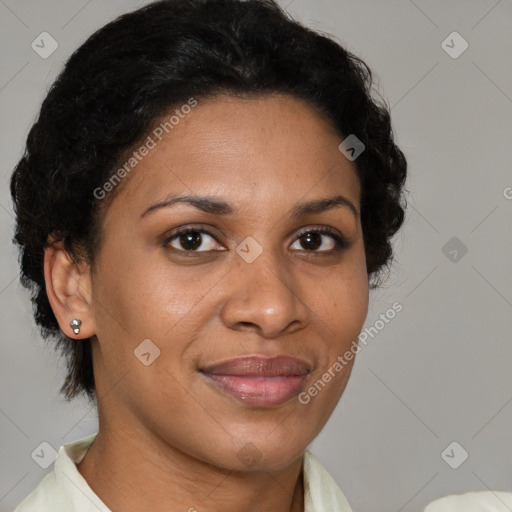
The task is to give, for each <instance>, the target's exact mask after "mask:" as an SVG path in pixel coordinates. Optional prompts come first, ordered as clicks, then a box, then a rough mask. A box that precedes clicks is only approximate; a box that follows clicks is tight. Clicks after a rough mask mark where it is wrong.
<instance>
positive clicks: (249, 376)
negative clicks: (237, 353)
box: [200, 356, 311, 407]
mask: <svg viewBox="0 0 512 512" xmlns="http://www.w3.org/2000/svg"><path fill="white" fill-rule="evenodd" d="M310 369H311V367H310V365H309V364H308V363H306V362H304V361H302V360H300V359H297V358H295V357H291V356H276V357H271V358H269V357H260V356H250V357H241V358H237V359H231V360H229V361H225V362H221V363H218V364H214V365H210V366H207V367H205V368H202V369H201V370H200V373H201V374H202V375H203V376H204V377H205V378H206V380H207V382H208V383H210V384H211V385H213V386H214V387H215V388H217V390H220V391H222V392H224V393H226V394H227V395H229V396H231V397H233V398H235V399H237V400H238V401H240V402H242V403H244V404H246V405H251V406H255V407H272V406H277V405H282V404H283V403H285V402H288V401H289V400H291V399H292V398H294V397H295V396H297V395H298V394H299V393H300V392H301V390H302V388H303V386H304V382H305V380H306V378H307V375H308V374H309V372H310Z"/></svg>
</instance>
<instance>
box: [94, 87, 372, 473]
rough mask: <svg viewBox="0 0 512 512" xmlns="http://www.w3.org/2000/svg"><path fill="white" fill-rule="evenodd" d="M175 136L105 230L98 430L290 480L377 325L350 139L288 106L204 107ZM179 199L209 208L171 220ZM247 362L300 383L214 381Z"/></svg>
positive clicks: (224, 103) (235, 102)
mask: <svg viewBox="0 0 512 512" xmlns="http://www.w3.org/2000/svg"><path fill="white" fill-rule="evenodd" d="M166 119H168V116H167V117H166ZM164 135H165V137H163V138H162V140H161V141H160V142H158V143H157V144H156V147H154V148H153V149H151V150H150V151H149V154H148V155H147V156H145V157H144V158H142V160H141V161H140V163H139V164H138V165H137V166H136V167H135V168H134V170H133V171H132V173H131V175H129V176H128V177H126V178H125V179H126V180H127V181H126V182H125V183H123V185H122V188H121V189H120V190H119V193H118V194H117V195H116V196H115V197H114V198H113V201H112V203H111V205H110V206H109V207H108V209H107V210H106V211H105V213H104V217H103V219H102V237H103V238H102V240H103V241H102V245H101V249H100V252H99V255H98V259H97V262H96V268H95V273H94V276H93V281H92V313H93V318H94V324H95V332H96V336H97V340H95V341H94V345H93V356H94V366H95V377H96V385H97V390H98V396H99V403H98V405H99V407H100V411H101V412H100V416H101V415H102V416H103V417H104V418H106V419H107V420H108V422H109V424H110V425H116V421H119V423H120V422H121V420H120V419H119V420H118V419H116V418H122V425H120V428H123V429H124V431H125V432H130V431H133V432H142V431H144V432H149V433H150V434H152V435H155V436H158V438H160V439H162V440H164V441H165V442H166V443H168V444H169V445H170V446H172V447H175V448H176V449H178V450H180V451H181V452H183V453H185V454H187V455H190V456H192V457H194V458H196V459H199V460H202V461H205V462H208V463H210V464H213V465H215V466H217V467H223V468H228V469H234V470H241V471H244V470H249V469H251V470H254V469H255V468H261V469H265V470H270V469H275V470H276V469H279V468H284V467H286V466H287V465H288V464H290V463H291V461H292V460H294V459H296V458H297V457H299V456H301V455H302V453H303V451H304V449H305V448H306V447H307V445H308V444H309V443H310V442H311V441H312V440H313V439H314V438H315V436H316V435H317V434H318V433H319V432H320V430H321V429H322V428H323V426H324V424H325V423H326V421H327V420H328V418H329V416H330V415H331V413H332V411H333V410H334V408H335V407H336V404H337V403H338V400H339V398H340V397H341V395H342V393H343V390H344V388H345V386H346V384H347V380H348V378H349V375H350V371H351V368H352V364H353V360H352V361H348V363H347V364H345V365H344V367H343V369H342V370H341V371H334V372H333V368H334V367H335V363H336V361H339V359H338V357H339V356H343V354H344V353H345V352H346V351H347V350H349V348H350V347H351V346H353V342H354V341H355V340H357V336H358V334H359V333H360V331H361V329H362V327H363V324H364V321H365V318H366V315H367V309H368V276H367V273H366V265H365V253H364V245H363V238H362V231H361V224H360V217H359V211H360V201H359V196H360V185H359V181H358V178H357V174H356V171H355V167H354V164H353V163H352V162H350V161H348V160H347V159H346V158H345V157H344V156H343V154H342V153H341V152H340V151H339V149H338V146H339V144H340V142H341V141H342V137H341V135H340V134H339V133H337V131H336V130H335V129H334V128H333V127H332V126H331V125H330V124H329V123H328V122H327V121H326V120H325V119H324V117H323V116H321V115H320V114H318V113H317V111H316V110H314V109H313V108H312V107H310V106H309V105H308V104H306V103H304V102H303V101H301V100H298V99H295V98H292V97H290V96H278V95H268V96H262V97H258V98H251V99H239V98H221V97H217V98H216V99H214V100H209V101H199V102H198V104H197V106H195V107H194V108H193V109H192V111H191V112H190V113H189V114H187V115H186V116H183V118H182V119H180V121H179V124H177V125H176V126H175V127H174V128H173V129H172V131H169V133H168V134H166V132H165V131H164ZM153 138H155V137H153ZM155 140H157V139H155ZM179 196H189V197H202V198H205V199H203V200H201V201H200V202H198V201H197V200H195V201H196V203H195V205H196V206H194V205H192V204H189V203H186V202H181V201H178V202H173V203H172V204H168V205H167V206H166V205H165V204H164V202H165V201H169V200H170V199H175V198H177V197H179ZM338 196H340V197H343V198H344V201H345V202H344V201H343V200H341V201H337V202H336V203H335V204H334V203H331V205H330V207H328V206H329V205H327V206H326V205H324V207H322V206H321V205H320V206H318V205H317V207H316V208H311V209H307V211H306V209H304V208H303V209H302V210H301V208H300V206H301V205H306V204H307V203H309V202H311V201H318V200H319V199H322V200H323V199H328V198H335V197H338ZM210 201H211V202H210ZM220 203H222V205H220ZM350 203H351V205H353V207H354V208H355V212H356V213H354V211H353V210H352V208H351V207H350V206H349V205H350ZM205 210H208V211H205ZM294 213H295V215H294ZM183 228H190V229H191V230H192V231H191V232H190V233H188V234H184V235H181V236H180V235H178V236H176V231H177V230H178V229H183ZM319 228H320V229H324V230H325V229H327V232H320V233H315V232H314V231H315V230H316V229H319ZM329 231H330V232H329ZM337 236H342V237H345V238H346V239H347V246H346V247H343V246H341V247H338V242H337V239H336V237H337ZM148 340H150V341H148ZM245 356H257V357H261V358H267V359H268V358H273V357H274V356H291V357H293V358H297V359H298V360H299V361H301V362H302V363H303V365H302V366H301V365H300V364H291V365H286V364H284V365H279V364H278V363H279V361H277V363H276V364H270V365H269V366H267V365H265V364H261V363H259V362H258V361H256V362H254V361H252V362H250V364H249V365H244V364H238V365H237V364H234V365H228V366H227V367H218V368H217V370H215V369H212V367H213V366H215V365H218V363H223V362H225V361H229V360H232V359H235V358H241V357H245ZM267 362H268V361H267ZM292 363H293V362H292ZM304 368H306V370H304ZM337 368H338V369H339V366H338V367H337ZM329 369H331V370H330V373H329V372H328V370H329ZM208 371H209V372H210V373H208ZM258 372H260V373H258ZM272 372H273V373H272ZM306 372H307V373H306ZM326 372H327V373H329V375H330V376H331V378H330V379H329V378H328V377H327V378H326V377H325V375H324V374H325V373H326ZM214 373H216V376H214ZM227 374H229V375H228V376H226V375H227ZM269 376H272V378H270V377H269ZM322 376H324V379H323V380H322ZM318 380H320V381H322V382H323V386H322V385H319V384H318V383H317V392H316V394H315V392H313V393H311V394H310V393H308V390H309V389H310V388H311V387H312V386H314V384H315V382H317V381H318ZM319 389H320V390H319ZM299 393H302V394H301V395H299ZM306 395H307V396H308V397H309V400H308V399H306ZM313 395H314V396H313ZM299 396H301V397H302V399H299Z"/></svg>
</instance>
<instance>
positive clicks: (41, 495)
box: [14, 469, 71, 512]
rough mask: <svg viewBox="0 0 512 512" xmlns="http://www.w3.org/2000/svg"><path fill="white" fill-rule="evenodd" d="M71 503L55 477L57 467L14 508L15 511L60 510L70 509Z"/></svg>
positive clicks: (54, 511) (38, 511)
mask: <svg viewBox="0 0 512 512" xmlns="http://www.w3.org/2000/svg"><path fill="white" fill-rule="evenodd" d="M70 505H71V504H70V503H69V501H68V500H67V498H66V496H65V495H64V494H63V493H62V490H61V489H60V488H59V486H58V485H57V482H56V479H55V469H53V470H52V472H51V473H48V474H47V475H46V476H45V477H44V478H43V479H42V480H41V481H40V482H39V484H38V485H37V487H36V488H35V489H34V490H33V491H32V492H31V493H30V494H29V495H28V496H27V497H26V498H25V499H24V500H23V501H22V502H21V503H20V504H19V505H18V506H17V507H16V508H15V509H14V512H50V511H51V512H60V511H64V510H70V509H69V506H70Z"/></svg>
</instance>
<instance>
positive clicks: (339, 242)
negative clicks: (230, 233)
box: [163, 226, 350, 254]
mask: <svg viewBox="0 0 512 512" xmlns="http://www.w3.org/2000/svg"><path fill="white" fill-rule="evenodd" d="M187 233H204V234H206V235H209V236H211V237H212V238H213V239H214V240H216V241H217V242H219V241H218V240H217V238H216V237H215V235H214V234H213V233H211V232H210V231H208V230H207V229H204V228H201V227H194V226H188V227H186V228H180V229H177V230H176V231H173V232H172V233H171V234H170V235H169V236H167V237H166V238H165V240H164V241H163V246H164V247H167V246H168V244H169V243H170V242H172V241H173V240H174V239H175V238H178V237H179V236H181V235H185V234H187ZM307 233H320V234H323V235H329V236H330V237H332V238H333V239H334V241H335V243H336V247H335V248H334V249H330V250H327V251H318V250H315V251H308V250H306V249H304V251H305V252H308V253H312V254H322V253H325V254H332V253H334V252H339V251H342V250H344V249H347V248H348V247H349V246H350V242H349V241H348V240H347V238H345V237H344V236H342V235H339V234H338V233H337V232H336V231H334V230H333V229H331V228H328V227H325V226H324V227H319V228H305V229H303V230H302V231H300V232H299V234H298V235H297V237H296V238H295V239H294V240H293V242H296V241H297V240H298V239H300V238H301V237H302V236H304V235H305V234H307ZM219 243H220V242H219ZM171 249H172V250H173V251H175V252H178V253H187V254H191V253H198V254H200V253H202V252H210V251H186V250H180V249H175V248H174V247H172V248H171Z"/></svg>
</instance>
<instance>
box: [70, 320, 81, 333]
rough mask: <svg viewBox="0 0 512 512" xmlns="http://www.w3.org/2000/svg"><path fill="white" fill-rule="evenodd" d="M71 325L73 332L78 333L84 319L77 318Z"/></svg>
mask: <svg viewBox="0 0 512 512" xmlns="http://www.w3.org/2000/svg"><path fill="white" fill-rule="evenodd" d="M69 325H70V326H71V327H72V329H73V332H74V333H75V334H78V333H79V332H80V326H81V325H82V320H80V319H79V318H75V319H73V320H71V322H70V323H69Z"/></svg>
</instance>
